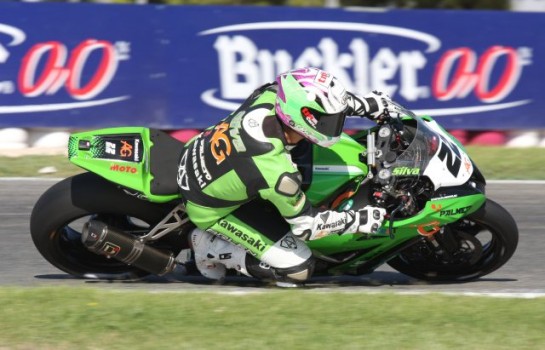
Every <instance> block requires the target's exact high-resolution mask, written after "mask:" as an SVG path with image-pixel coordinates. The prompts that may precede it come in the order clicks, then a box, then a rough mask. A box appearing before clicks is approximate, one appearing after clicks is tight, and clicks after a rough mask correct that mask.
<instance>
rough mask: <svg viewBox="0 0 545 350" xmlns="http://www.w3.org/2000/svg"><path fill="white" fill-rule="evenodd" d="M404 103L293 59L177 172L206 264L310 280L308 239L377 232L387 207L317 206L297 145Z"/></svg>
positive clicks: (329, 138) (332, 138)
mask: <svg viewBox="0 0 545 350" xmlns="http://www.w3.org/2000/svg"><path fill="white" fill-rule="evenodd" d="M397 112H398V108H397V107H396V104H395V103H393V102H392V101H391V100H390V98H389V97H388V96H387V95H385V94H381V93H379V92H372V93H370V94H368V95H366V96H364V97H358V96H356V95H354V94H352V93H350V92H347V91H346V90H345V88H344V87H343V85H342V84H341V83H340V82H339V81H338V80H337V79H336V78H335V77H334V76H332V75H331V74H330V73H328V72H325V71H323V70H320V69H317V68H303V69H295V70H291V71H288V72H286V73H283V74H280V75H279V76H278V77H277V78H276V80H275V82H273V83H270V84H266V85H264V86H262V87H260V88H258V89H257V90H256V91H254V93H253V94H252V95H251V96H250V97H249V98H248V99H247V100H246V101H245V102H244V103H243V104H242V105H241V106H240V107H239V108H238V109H237V110H236V111H235V112H233V113H231V114H230V115H229V116H228V117H226V118H225V119H223V120H221V121H220V122H219V123H217V124H216V125H214V126H211V127H209V128H208V129H206V130H205V131H203V132H202V133H201V134H199V135H197V136H196V137H194V138H193V139H192V140H191V141H189V142H188V144H187V145H186V148H185V152H184V153H183V156H182V158H181V161H180V165H179V170H178V178H177V181H178V185H179V187H180V189H181V194H182V197H183V198H184V202H185V206H186V210H187V214H188V216H189V218H190V219H191V221H192V222H193V223H194V224H195V225H196V226H197V228H196V229H194V230H193V231H192V232H191V234H190V244H191V245H192V248H193V250H194V253H195V263H196V266H197V268H198V270H199V271H200V272H201V274H202V275H203V276H205V277H207V278H210V279H215V280H221V279H223V278H224V277H225V274H226V269H235V270H237V271H239V272H240V273H242V274H244V275H247V276H252V277H256V278H259V279H272V280H274V281H276V282H277V284H279V285H283V284H286V285H289V284H292V283H302V282H304V281H305V280H307V279H308V278H310V276H311V275H312V272H313V268H314V259H313V257H312V252H311V250H310V249H309V248H308V247H307V245H306V244H305V242H304V241H305V240H312V239H317V238H321V237H324V236H326V235H331V234H337V235H342V234H345V233H352V234H353V233H367V234H373V233H375V232H376V231H377V229H378V228H379V227H380V226H381V224H382V221H383V219H384V215H385V210H384V209H382V208H378V207H371V206H366V207H364V208H361V209H359V210H347V211H341V212H337V211H332V210H318V209H317V208H314V207H312V205H311V203H310V202H309V200H308V199H307V198H306V196H305V193H304V192H303V191H302V189H301V181H302V177H301V174H300V173H299V171H298V169H297V166H296V165H295V164H293V162H292V159H291V156H290V150H291V149H293V148H294V147H295V145H296V144H297V143H298V142H299V141H302V140H308V141H310V142H311V143H314V144H317V145H319V146H322V147H329V146H331V145H333V144H334V143H335V142H337V141H338V140H339V139H340V135H341V132H342V128H343V125H344V120H345V117H346V116H347V115H355V116H364V117H369V118H371V119H376V118H379V117H381V116H383V115H387V114H389V113H390V114H391V113H397ZM248 253H249V254H248Z"/></svg>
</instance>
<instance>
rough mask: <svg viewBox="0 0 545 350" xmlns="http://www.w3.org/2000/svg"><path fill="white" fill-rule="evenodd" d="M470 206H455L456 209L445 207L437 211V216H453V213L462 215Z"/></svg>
mask: <svg viewBox="0 0 545 350" xmlns="http://www.w3.org/2000/svg"><path fill="white" fill-rule="evenodd" d="M471 208H472V206H471V205H470V206H467V207H462V208H456V209H445V210H441V211H440V212H439V216H454V215H462V214H465V213H467V212H468V211H469V210H470V209H471Z"/></svg>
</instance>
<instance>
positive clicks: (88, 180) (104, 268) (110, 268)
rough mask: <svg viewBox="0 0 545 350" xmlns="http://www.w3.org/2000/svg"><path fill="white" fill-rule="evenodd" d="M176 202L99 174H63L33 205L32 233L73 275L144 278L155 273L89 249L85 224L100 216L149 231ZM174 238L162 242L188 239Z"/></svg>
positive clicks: (115, 225) (48, 255) (49, 256)
mask: <svg viewBox="0 0 545 350" xmlns="http://www.w3.org/2000/svg"><path fill="white" fill-rule="evenodd" d="M172 207H173V205H168V204H166V205H165V204H156V203H151V202H147V201H144V200H140V199H137V198H135V197H133V196H130V195H128V194H126V193H125V192H124V191H123V190H122V189H120V188H118V186H117V185H115V184H113V183H111V182H109V181H106V180H105V179H103V178H101V177H99V176H97V175H95V174H92V173H84V174H79V175H76V176H73V177H70V178H67V179H64V180H62V181H61V182H59V183H57V184H55V185H53V186H52V187H51V188H50V189H48V190H47V191H46V192H45V193H44V194H43V195H42V196H41V197H40V199H39V200H38V202H37V203H36V205H35V206H34V209H33V210H32V215H31V219H30V233H31V235H32V240H33V242H34V245H35V246H36V248H37V249H38V251H39V252H40V254H41V255H42V256H43V257H44V258H45V259H46V260H47V261H48V262H49V263H51V264H52V265H53V266H55V267H57V268H59V269H60V270H62V271H64V272H67V273H69V274H71V275H74V276H78V277H84V276H86V275H95V276H104V277H105V278H112V277H114V276H126V277H129V278H139V277H143V276H145V275H148V274H149V273H147V272H145V271H142V270H139V269H137V268H135V267H133V266H128V265H126V264H124V263H121V262H119V261H117V260H115V259H108V258H106V257H104V256H101V255H97V254H94V253H92V252H90V251H89V250H87V248H85V246H84V245H83V243H82V242H81V231H82V227H83V224H84V223H85V222H87V221H88V220H90V219H96V220H100V221H102V222H104V223H106V224H108V225H109V226H111V227H113V228H117V229H119V230H122V231H124V232H127V233H129V234H132V235H135V236H138V235H143V234H145V233H147V232H149V230H150V229H151V228H152V227H153V226H155V225H156V224H157V223H158V222H159V221H160V220H161V219H163V218H164V217H165V215H166V214H167V213H168V212H169V210H170V209H172ZM165 238H166V237H165ZM170 240H171V242H163V244H164V245H166V246H164V247H161V248H166V249H168V250H170V251H173V252H175V253H177V252H179V250H180V249H181V248H180V247H176V246H177V245H178V246H179V245H182V244H183V243H184V240H183V239H182V237H178V238H177V237H174V239H172V237H171V239H170ZM157 243H159V244H161V243H160V242H157Z"/></svg>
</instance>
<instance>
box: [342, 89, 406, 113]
mask: <svg viewBox="0 0 545 350" xmlns="http://www.w3.org/2000/svg"><path fill="white" fill-rule="evenodd" d="M347 95H348V106H349V108H350V109H351V111H349V113H348V114H349V115H359V116H362V117H367V118H370V119H374V120H376V119H380V118H381V117H382V116H389V117H394V118H396V117H399V115H400V114H401V108H400V107H399V106H398V105H397V104H396V103H395V102H393V101H392V99H391V98H390V96H388V95H387V94H385V93H382V92H380V91H373V92H370V93H369V94H367V95H365V96H364V97H358V96H356V95H354V94H352V93H350V92H347Z"/></svg>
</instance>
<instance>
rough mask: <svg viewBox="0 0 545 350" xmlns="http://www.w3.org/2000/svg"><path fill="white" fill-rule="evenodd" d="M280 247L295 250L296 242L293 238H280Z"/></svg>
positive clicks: (289, 236)
mask: <svg viewBox="0 0 545 350" xmlns="http://www.w3.org/2000/svg"><path fill="white" fill-rule="evenodd" d="M280 246H281V247H282V248H286V249H297V241H296V240H295V237H293V236H291V235H288V236H285V237H284V238H282V240H281V241H280Z"/></svg>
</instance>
